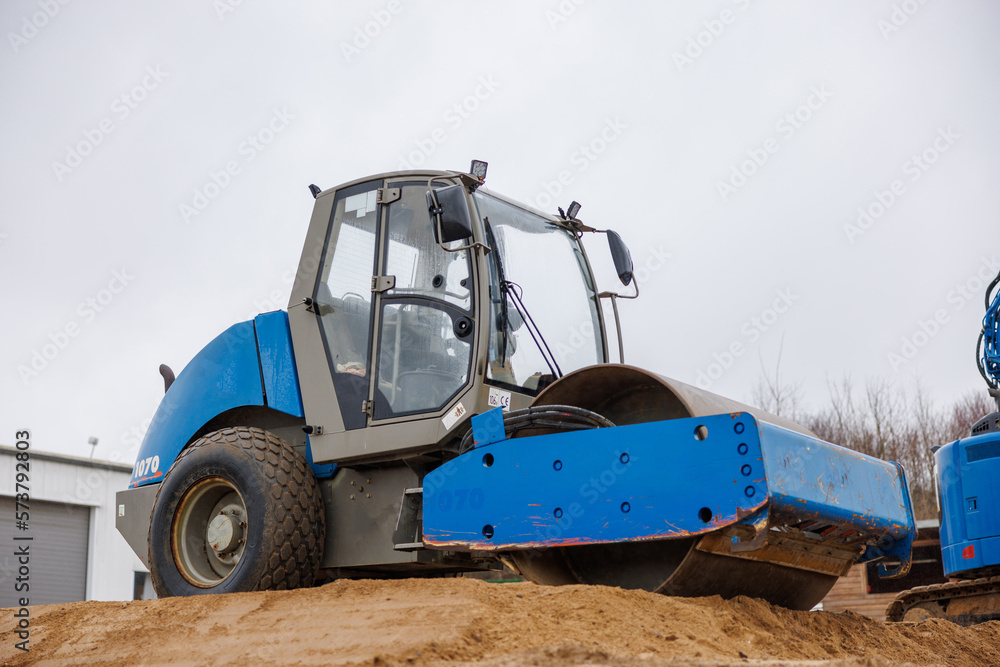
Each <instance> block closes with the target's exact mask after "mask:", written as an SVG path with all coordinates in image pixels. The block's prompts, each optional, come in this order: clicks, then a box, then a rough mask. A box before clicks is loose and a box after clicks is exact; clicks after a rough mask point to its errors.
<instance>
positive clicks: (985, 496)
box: [886, 274, 1000, 625]
mask: <svg viewBox="0 0 1000 667" xmlns="http://www.w3.org/2000/svg"><path fill="white" fill-rule="evenodd" d="M998 284H1000V274H998V275H997V277H996V278H994V279H993V281H992V282H991V283H990V284H989V286H988V287H987V288H986V298H985V305H986V315H985V316H984V317H983V328H982V331H981V332H980V334H979V341H978V343H977V353H978V354H977V360H978V363H979V372H980V374H981V375H982V376H983V379H984V380H985V381H986V384H987V386H988V390H989V393H990V396H992V397H993V398H994V399H995V400H996V402H997V411H996V412H993V413H991V414H988V415H986V416H985V417H983V418H982V419H980V420H979V421H977V422H976V423H975V424H974V425H973V427H972V431H971V434H970V437H968V438H962V439H961V440H956V441H955V442H952V443H949V444H947V445H944V446H943V447H940V448H937V449H936V451H935V452H934V468H935V482H936V484H937V490H938V504H939V509H940V513H941V514H940V516H941V530H940V534H941V562H942V564H943V566H944V575H945V576H947V577H951V578H953V579H955V580H958V581H953V582H952V583H949V584H943V585H937V586H922V587H918V588H914V589H912V590H909V591H906V592H904V593H901V594H900V595H899V596H897V598H896V600H894V601H893V602H892V603H891V604H890V605H889V608H888V610H887V611H886V617H887V618H888V619H889V620H895V621H900V620H923V619H925V618H947V619H949V620H951V621H954V622H956V623H959V624H962V625H972V624H974V623H981V622H983V621H989V620H1000V576H997V575H1000V490H998V487H997V480H1000V290H996V293H994V290H995V288H996V287H997V285H998Z"/></svg>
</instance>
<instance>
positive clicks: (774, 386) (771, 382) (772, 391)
mask: <svg viewBox="0 0 1000 667" xmlns="http://www.w3.org/2000/svg"><path fill="white" fill-rule="evenodd" d="M784 349H785V334H781V343H780V345H779V346H778V359H777V361H775V363H774V377H771V376H770V375H768V372H767V369H766V368H765V367H764V357H763V355H761V353H760V350H757V359H758V361H759V362H760V370H761V379H760V380H758V381H757V384H756V385H754V388H753V390H752V392H751V400H752V401H753V403H754V404H755V405H757V406H758V407H761V408H763V409H764V410H767V411H768V412H771V413H773V414H776V415H778V416H781V417H789V418H791V419H796V417H797V416H798V414H799V405H800V402H801V398H802V381H801V380H800V381H799V382H797V383H794V384H786V383H783V382H782V381H781V353H782V351H783V350H784Z"/></svg>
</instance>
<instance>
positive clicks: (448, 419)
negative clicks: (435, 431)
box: [441, 403, 465, 431]
mask: <svg viewBox="0 0 1000 667" xmlns="http://www.w3.org/2000/svg"><path fill="white" fill-rule="evenodd" d="M464 414H465V406H464V405H462V404H461V403H459V404H458V405H456V406H455V407H454V408H452V409H451V410H449V411H448V414H446V415H445V416H444V417H443V418H442V419H441V423H442V424H444V427H445V428H446V429H448V430H449V431H450V430H451V427H452V426H454V425H455V424H456V423H457V422H458V420H459V419H461V418H462V415H464Z"/></svg>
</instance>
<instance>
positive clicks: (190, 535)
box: [148, 427, 325, 597]
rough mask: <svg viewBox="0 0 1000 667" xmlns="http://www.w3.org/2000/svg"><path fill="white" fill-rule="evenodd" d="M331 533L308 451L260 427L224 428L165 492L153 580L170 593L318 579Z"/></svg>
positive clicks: (184, 462)
mask: <svg viewBox="0 0 1000 667" xmlns="http://www.w3.org/2000/svg"><path fill="white" fill-rule="evenodd" d="M220 515H221V518H220ZM324 531H325V521H324V510H323V499H322V494H321V493H320V489H319V485H318V484H317V482H316V478H315V476H314V475H313V473H312V470H311V469H310V468H309V465H308V464H307V463H306V461H305V459H304V458H303V457H302V455H300V454H299V453H297V452H296V451H295V450H293V449H292V447H291V446H290V445H289V444H288V443H287V442H285V441H284V440H282V439H281V438H278V437H277V436H275V435H274V434H272V433H268V432H267V431H263V430H261V429H259V428H243V427H237V428H227V429H222V430H220V431H215V432H213V433H209V434H207V435H205V436H204V437H203V438H201V439H199V440H197V441H196V442H194V443H193V444H192V445H191V446H190V447H188V448H187V449H185V450H184V451H182V452H181V454H180V455H179V456H178V457H177V460H176V461H174V464H173V465H172V466H171V468H170V470H169V472H167V475H166V477H165V479H164V481H163V483H162V484H161V485H160V489H159V491H158V492H157V494H156V500H155V501H154V503H153V516H152V520H151V521H150V525H149V536H148V547H149V549H148V553H149V570H150V573H151V575H152V581H153V587H154V588H155V589H156V594H157V595H158V596H160V597H169V596H173V595H202V594H206V593H235V592H242V591H257V590H285V589H292V588H302V587H307V586H311V585H312V584H313V581H314V580H315V576H316V569H317V567H318V566H319V563H320V559H321V557H322V552H323V543H324ZM213 544H214V545H216V546H217V547H218V546H219V545H222V551H221V552H220V551H218V550H217V549H213V547H212V545H213Z"/></svg>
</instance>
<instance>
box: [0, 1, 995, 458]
mask: <svg viewBox="0 0 1000 667" xmlns="http://www.w3.org/2000/svg"><path fill="white" fill-rule="evenodd" d="M233 2H235V0H233ZM229 4H231V3H229V2H228V0H219V1H218V2H215V3H213V2H212V1H210V0H200V1H193V0H187V1H179V2H170V3H151V2H105V3H100V5H97V4H96V3H84V2H70V3H68V4H66V5H61V4H59V3H58V2H57V1H56V0H42V1H36V2H27V1H22V0H6V1H5V2H3V3H2V4H0V28H2V32H3V34H4V43H3V44H2V45H0V77H2V82H3V91H4V96H3V102H2V105H0V114H2V115H0V120H2V122H0V137H2V144H0V145H2V161H0V169H2V172H0V200H2V201H3V204H4V205H3V215H2V217H0V277H2V280H3V284H4V286H5V287H4V289H3V292H2V300H0V312H2V313H3V320H2V322H3V326H2V327H0V346H2V349H3V356H2V358H0V359H2V363H0V442H5V443H11V442H12V441H13V440H14V432H15V430H18V429H21V428H29V429H31V430H32V433H33V446H34V447H36V448H38V449H45V450H50V451H59V452H65V453H74V454H77V455H82V456H87V455H89V454H90V447H89V446H88V445H87V439H88V437H90V436H95V437H98V438H99V439H100V444H99V445H98V447H97V448H96V452H95V454H96V457H98V458H113V459H119V460H127V461H131V460H132V459H133V458H134V456H135V453H136V447H135V446H134V444H135V443H137V442H138V439H137V438H136V437H135V436H129V432H130V431H132V432H136V433H140V432H141V431H142V429H143V422H144V421H146V420H148V419H149V417H150V416H151V415H152V413H153V410H154V409H155V407H156V405H157V402H158V401H159V399H160V396H161V394H162V382H161V379H160V377H159V375H158V374H157V366H158V365H159V364H160V363H164V362H165V363H168V364H170V365H171V366H172V367H173V368H174V370H175V371H178V372H179V371H180V370H181V369H182V368H183V367H184V365H185V364H186V363H187V362H188V361H189V360H190V359H191V357H193V356H194V355H195V354H196V353H197V352H198V350H199V349H201V347H202V346H204V345H205V344H206V343H207V342H208V341H209V340H211V339H212V338H213V337H214V336H215V335H217V334H218V333H219V332H221V331H222V330H223V329H225V328H226V327H227V326H229V325H231V324H233V323H235V322H237V321H242V320H245V319H248V318H250V317H252V316H253V315H254V314H256V313H257V312H259V311H267V310H272V309H274V308H278V307H280V308H284V307H285V306H286V305H287V298H288V292H289V287H290V282H289V279H288V277H289V275H290V274H291V273H292V272H293V271H294V269H295V267H296V264H297V262H298V257H299V253H300V251H301V247H302V245H301V244H302V242H303V238H304V234H305V230H306V225H307V223H308V219H309V215H310V212H311V208H312V203H313V202H312V198H311V197H310V196H309V193H308V191H307V189H306V186H307V185H308V184H309V183H316V184H318V185H320V186H321V187H323V188H329V187H332V186H334V185H336V184H338V183H341V182H344V181H346V180H350V179H353V178H356V177H360V176H364V175H367V174H370V173H375V172H379V171H385V170H391V169H396V168H398V167H399V166H400V164H401V163H402V162H404V161H407V160H409V161H410V162H411V164H414V165H415V166H416V165H417V164H418V163H419V165H420V166H430V167H433V168H442V169H466V168H467V167H468V164H469V160H470V159H471V158H480V159H484V160H488V161H489V163H490V171H489V176H488V185H489V186H490V188H491V189H492V190H494V191H497V192H502V193H504V194H506V195H508V196H511V197H514V198H515V199H520V200H522V201H529V202H534V203H539V204H547V201H546V199H547V197H546V187H548V188H549V189H554V188H555V187H556V185H554V184H557V182H558V180H559V179H560V175H561V176H562V179H563V181H564V184H563V185H561V186H559V187H562V189H563V192H562V193H560V194H559V195H558V196H557V197H556V202H555V204H557V205H561V206H564V207H565V206H566V205H567V204H568V203H569V202H570V201H571V200H572V199H576V200H579V201H580V202H581V203H582V204H583V209H582V212H581V214H580V217H581V218H582V219H583V220H585V221H586V222H588V223H590V224H593V225H596V226H601V227H612V228H614V229H616V230H617V231H619V232H620V233H621V235H622V236H623V237H624V239H625V240H626V241H627V242H628V243H629V245H630V246H631V248H632V254H633V257H634V259H635V261H636V264H637V268H638V267H648V268H649V269H653V270H649V271H647V272H643V271H640V277H643V278H644V279H645V281H644V283H643V285H642V292H643V293H642V296H641V298H640V299H639V300H638V301H637V302H631V303H623V304H622V316H623V320H624V327H625V329H626V343H627V357H628V361H629V362H630V363H633V364H636V365H639V366H643V367H647V368H650V369H653V370H656V371H658V372H660V373H662V374H665V375H668V376H671V377H675V378H677V379H680V380H683V381H687V382H691V383H695V382H696V381H697V380H698V378H699V373H700V372H704V373H706V374H707V373H710V372H714V374H715V375H720V377H718V379H715V380H713V381H712V382H711V388H712V390H713V391H717V392H719V393H721V394H724V395H727V396H731V397H733V398H737V399H743V400H746V399H748V398H749V396H750V392H751V389H752V387H753V385H754V383H755V382H756V381H757V379H758V378H759V376H760V374H761V362H760V360H759V358H763V360H764V363H765V365H766V366H768V367H769V368H770V367H773V364H774V361H775V359H776V357H777V354H778V350H779V346H780V345H781V341H782V340H784V348H783V357H782V371H783V374H784V375H785V377H787V378H788V379H789V380H794V381H799V380H801V381H803V389H804V391H805V398H806V401H807V403H808V404H811V405H813V406H820V405H822V404H823V403H824V402H825V400H826V389H825V386H826V381H827V378H833V379H836V378H839V377H841V376H842V375H843V374H845V373H849V374H851V375H852V376H853V377H854V378H855V379H856V381H858V382H863V381H864V379H865V378H867V377H873V376H885V377H888V378H890V379H893V380H895V381H898V382H899V383H900V385H901V386H909V383H912V382H913V381H914V378H920V379H921V381H922V382H923V383H924V384H925V385H926V387H927V388H928V389H929V390H930V392H931V395H932V396H933V398H934V399H935V400H936V401H937V402H938V403H939V404H945V403H947V402H950V401H952V400H954V399H955V398H957V397H958V396H960V395H961V394H963V393H965V392H967V391H969V390H979V389H981V388H982V381H981V380H980V379H979V376H978V373H977V371H976V368H975V363H974V355H973V348H974V344H975V339H976V336H977V335H978V332H979V328H980V320H981V318H982V312H983V311H982V298H983V287H984V285H983V284H982V283H981V282H979V278H981V277H984V276H985V277H986V279H987V281H988V280H989V278H992V276H993V275H995V274H996V272H997V270H998V267H997V263H998V262H1000V231H998V230H1000V225H998V211H1000V187H998V186H1000V86H998V84H1000V42H998V40H997V39H996V36H997V35H998V34H1000V5H998V4H997V3H994V2H989V1H988V0H978V1H973V0H958V1H950V2H942V1H936V2H926V3H925V4H920V3H919V2H917V0H906V1H903V0H896V1H895V2H891V1H889V0H880V1H877V2H867V1H866V2H862V1H852V2H837V3H832V2H831V3H791V2H746V1H744V0H739V1H737V2H733V1H730V0H719V1H715V2H700V3H682V2H643V3H629V4H623V3H611V2H597V1H596V0H590V1H589V2H585V3H582V4H579V6H577V5H576V4H574V3H573V2H571V0H563V2H561V3H559V2H557V1H556V0H550V1H549V2H535V3H532V2H523V1H522V2H504V3H469V2H438V3H433V4H432V3H422V4H417V3H415V2H408V1H404V0H399V1H398V2H382V1H377V2H353V3H346V2H329V3H320V2H296V3H277V2H271V3H265V2H250V1H249V0H247V1H244V2H242V3H241V4H238V6H236V7H235V8H232V9H233V11H230V12H224V13H221V14H220V9H219V8H220V7H228V6H229ZM46 7H48V11H49V13H52V14H54V15H53V16H51V17H48V16H46V15H45V13H44V12H45V11H46V9H45V8H46ZM56 9H58V11H56ZM907 10H908V11H909V12H911V13H910V14H907V13H906V11H907ZM560 11H562V12H563V14H560V13H559V12H560ZM724 12H726V13H724ZM894 12H895V20H896V23H898V24H899V25H898V26H897V25H894V24H893V23H892V21H893V17H894ZM379 18H380V19H381V21H382V23H384V24H385V25H382V26H379V25H378V23H377V22H376V20H377V19H379ZM557 19H559V20H557ZM562 19H565V20H562ZM904 19H905V22H904ZM724 21H728V22H724ZM880 22H882V24H881V26H880ZM32 24H35V25H40V26H41V27H37V28H36V27H35V25H32ZM366 24H368V28H369V31H370V32H371V33H373V34H375V36H374V37H373V38H371V39H369V40H368V43H367V44H365V42H364V41H361V40H360V39H359V38H358V34H359V31H364V30H365V27H366ZM889 27H891V28H893V29H891V30H890V29H889ZM713 32H714V33H717V34H713ZM356 39H357V40H358V41H357V45H358V46H351V45H352V44H353V43H354V41H355V40H356ZM699 40H700V41H701V42H702V44H703V46H701V47H698V46H697V43H698V41H699ZM345 45H348V46H345ZM692 45H693V46H692ZM348 47H350V48H348ZM362 47H363V48H362ZM686 50H687V51H688V53H689V54H690V58H689V62H684V61H683V60H682V59H681V58H680V56H682V55H684V54H685V51H686ZM150 72H154V73H156V76H153V75H151V74H150ZM144 82H145V86H146V89H143V88H142V86H143V83H144ZM137 86H139V89H136V87H137ZM477 94H478V98H477V97H476V96H477ZM122 96H125V99H124V100H123V99H122ZM140 98H141V101H140ZM810 102H811V104H812V106H813V108H812V109H810V108H809V107H808V106H803V105H807V104H808V103H810ZM456 105H458V107H459V108H462V107H463V105H465V109H463V110H462V113H461V114H459V113H458V112H456V110H455V107H456ZM133 107H134V108H133ZM796 113H798V114H799V118H800V120H797V121H795V124H794V125H793V124H792V123H791V122H789V121H787V120H783V119H784V118H785V117H786V115H788V114H791V115H792V116H793V117H794V115H795V114H796ZM269 126H270V129H271V130H274V131H275V132H273V134H272V136H270V137H267V135H268V132H267V131H264V132H262V131H263V130H265V128H268V127H269ZM102 127H103V128H105V129H104V130H101V128H102ZM108 128H110V129H111V132H110V133H107V132H106V129H108ZM258 133H262V134H263V135H264V138H267V139H271V141H270V143H268V144H267V145H265V146H262V147H261V150H257V149H255V148H253V147H252V146H251V145H250V144H248V143H244V142H247V140H248V137H250V136H253V135H257V134H258ZM602 133H603V134H604V138H603V139H602V138H601V137H602ZM99 135H100V137H99V141H98V140H97V139H98V136H99ZM946 136H947V137H948V139H945V138H944V137H946ZM87 137H90V139H88V138H87ZM937 137H941V138H940V139H936V138H937ZM607 140H610V141H607ZM935 141H937V143H938V148H937V149H935V148H934V146H935ZM81 143H83V144H84V145H83V147H82V148H81V149H80V152H84V153H88V154H86V155H85V156H82V157H81V158H79V161H77V158H75V157H72V156H70V157H69V158H68V157H67V153H68V151H69V150H70V149H71V148H73V147H77V146H79V145H80V144H81ZM88 144H96V145H93V146H90V145H88ZM587 145H593V147H594V152H593V153H591V156H592V158H590V157H586V156H585V155H584V153H583V152H581V147H584V146H587ZM421 147H422V151H423V152H419V151H421ZM940 148H947V150H946V151H943V152H941V151H940ZM768 149H770V150H771V152H770V153H768V152H767V151H768ZM925 150H927V155H928V157H929V158H930V159H934V162H933V164H930V165H925V166H926V167H927V168H926V170H921V169H920V168H919V167H916V166H915V164H914V163H913V162H912V158H913V156H914V155H917V156H919V155H920V154H921V153H923V152H924V151H925ZM598 152H599V154H597V153H598ZM424 153H429V156H426V157H425V156H424ZM753 154H756V155H757V159H758V162H762V163H763V164H761V165H760V166H759V167H756V165H749V166H748V167H747V169H746V171H747V172H750V171H753V172H754V173H752V175H750V176H749V177H748V178H746V179H745V183H744V182H741V181H739V180H736V181H735V182H734V183H735V184H738V185H739V187H736V188H734V191H732V192H729V193H728V195H727V196H726V197H725V198H723V196H722V194H720V191H719V183H720V182H727V181H728V180H729V179H730V177H731V175H732V170H733V168H734V165H735V166H736V167H737V168H739V165H741V163H743V162H744V161H746V160H748V159H750V156H751V155H753ZM762 155H763V156H764V157H766V161H765V160H763V158H762ZM410 156H412V157H410ZM67 160H69V162H67ZM229 162H232V163H233V164H231V165H230V166H231V167H234V169H233V171H237V170H238V172H237V173H235V174H234V175H231V176H229V177H228V183H227V184H226V187H224V188H222V189H221V191H218V192H212V193H211V194H213V195H216V196H215V197H214V198H213V199H211V201H209V202H208V205H207V207H205V208H204V210H203V211H201V212H200V213H198V214H197V215H193V216H191V215H189V216H188V217H189V218H190V219H189V220H187V221H185V219H184V216H183V215H182V212H181V206H182V205H187V206H191V207H193V206H194V204H195V201H194V200H195V190H196V189H197V190H201V191H202V192H204V189H205V186H206V184H209V183H211V178H212V173H213V172H220V171H223V170H225V169H226V166H227V163H229ZM55 163H62V164H65V165H67V169H63V168H61V167H58V166H57V165H55ZM74 165H75V166H74ZM915 176H916V177H917V178H916V180H913V179H914V177H915ZM217 178H218V179H219V180H220V181H221V182H223V183H226V182H227V179H226V178H223V177H217ZM894 180H899V181H900V182H899V183H897V191H898V192H897V194H895V195H892V197H893V198H894V199H893V201H892V203H891V205H890V206H888V207H887V208H886V209H885V210H884V212H883V213H882V214H881V216H880V217H878V219H876V220H874V221H873V223H872V224H871V225H870V226H869V227H868V228H867V229H866V230H863V233H861V234H859V235H855V236H854V237H853V238H852V239H848V235H847V234H846V233H845V229H844V226H845V225H848V224H851V223H854V222H855V221H856V219H857V217H858V213H857V210H858V208H859V207H865V208H868V207H871V206H872V205H873V204H877V203H878V197H879V195H878V193H879V192H887V193H886V194H882V198H883V199H884V200H885V201H886V202H888V201H889V197H890V194H891V186H892V183H893V181H894ZM547 184H548V186H547ZM209 190H212V188H209ZM201 203H204V202H201ZM555 204H552V205H546V206H544V207H545V208H547V209H549V210H553V209H554V205H555ZM874 210H875V212H876V213H877V212H878V206H877V205H876V206H875V207H874ZM595 241H597V242H596V243H591V244H590V247H591V248H592V251H591V254H592V255H594V256H597V255H603V254H604V253H605V252H606V250H605V247H606V246H605V245H604V241H603V239H595ZM664 255H669V258H666V259H665V261H664V257H663V256H664ZM984 262H985V264H984ZM990 262H992V264H990ZM980 271H981V273H979V276H978V277H977V272H980ZM116 272H117V273H118V274H119V275H121V274H124V281H123V280H122V279H115V276H116ZM123 282H127V284H124V288H123V289H122V287H123ZM605 284H606V285H607V286H608V287H611V286H612V283H610V282H606V283H605ZM965 284H968V285H969V288H968V289H969V296H970V297H971V300H966V299H965V298H964V297H961V296H960V293H959V292H958V291H957V289H958V286H960V285H965ZM109 286H110V287H113V288H115V289H120V291H119V292H118V293H116V294H112V293H111V292H110V291H109V292H102V290H106V289H108V288H109ZM779 293H784V294H785V295H786V297H785V301H784V302H779V305H780V306H781V307H782V309H784V310H786V311H787V312H784V313H782V314H780V315H778V316H777V318H776V319H775V320H774V321H772V322H771V324H770V325H769V326H767V327H766V331H764V330H763V329H762V328H758V329H756V333H753V331H752V329H753V327H754V325H753V324H752V319H751V318H754V317H758V318H760V317H763V318H765V320H766V321H770V319H769V318H770V314H769V313H768V312H767V309H768V308H770V307H771V306H772V305H773V304H774V302H775V300H776V299H779V298H780V297H779ZM109 297H110V300H109ZM88 299H97V300H99V301H100V300H102V299H103V301H104V302H105V303H104V304H103V305H102V304H100V303H98V306H99V307H100V308H101V310H100V312H98V311H97V308H94V307H91V306H88V305H87V300H88ZM786 302H787V303H790V304H791V305H790V306H788V307H787V308H785V305H784V304H785V303H786ZM935 314H937V315H938V317H939V319H940V320H941V321H942V322H943V323H942V324H939V325H937V326H936V328H935V327H934V326H928V327H927V328H928V329H930V330H932V331H934V335H933V336H927V337H921V336H919V335H918V336H917V342H918V343H922V345H921V347H920V348H919V349H918V350H916V354H915V355H913V358H912V359H911V360H908V362H907V363H905V364H896V366H897V367H896V368H894V367H893V364H892V363H891V360H890V356H889V355H890V354H892V353H896V354H901V349H902V347H903V339H904V337H909V338H911V339H912V337H913V336H914V334H915V333H917V332H920V331H921V328H920V326H921V325H920V322H922V321H927V320H931V319H933V318H934V317H935ZM745 323H749V324H745ZM67 330H69V331H72V332H74V333H75V335H73V336H70V335H69V334H67V333H63V334H60V332H67ZM51 341H55V343H52V344H53V345H57V344H58V343H60V342H61V343H62V344H63V346H62V347H60V348H59V349H58V350H57V352H56V353H55V354H54V355H51V354H50V356H53V358H51V359H46V360H44V368H41V370H40V371H39V372H38V373H37V375H31V376H30V377H27V379H24V378H22V375H23V374H24V371H23V369H22V370H20V371H19V367H24V368H30V367H31V364H32V359H33V357H34V356H35V354H36V353H38V354H41V353H42V351H43V350H44V349H45V346H46V345H47V344H50V343H51ZM734 343H738V344H739V345H740V346H742V347H741V348H740V349H742V354H741V355H740V356H738V357H736V358H735V359H733V361H732V364H731V366H730V367H729V368H728V369H726V370H725V371H722V369H721V367H719V368H716V369H712V368H710V364H712V363H713V361H714V356H713V355H720V356H723V353H724V352H725V351H726V350H727V349H729V348H730V347H731V346H732V345H733V344H734ZM54 349H55V348H52V347H50V348H48V352H50V353H52V352H53V350H54ZM36 365H39V366H41V365H42V361H41V358H38V359H36ZM703 384H705V382H704V381H703Z"/></svg>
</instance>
